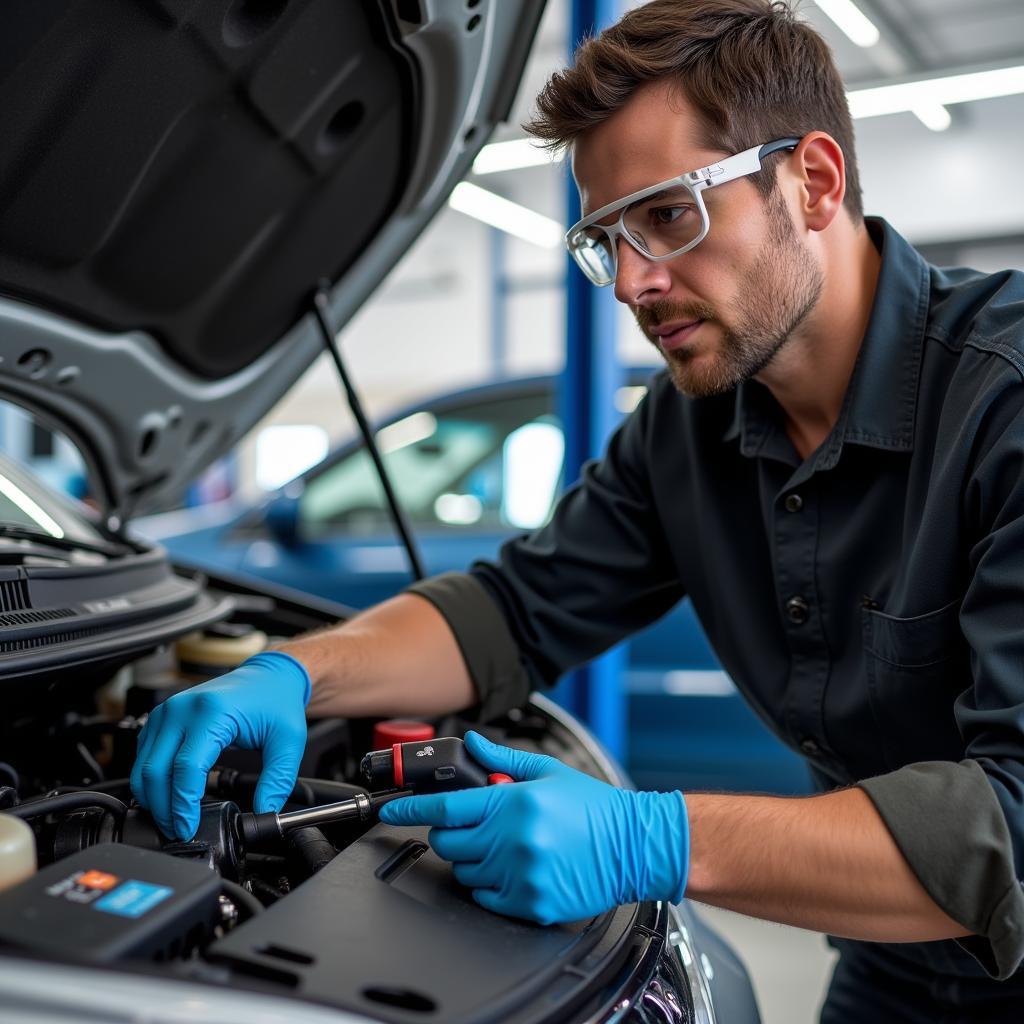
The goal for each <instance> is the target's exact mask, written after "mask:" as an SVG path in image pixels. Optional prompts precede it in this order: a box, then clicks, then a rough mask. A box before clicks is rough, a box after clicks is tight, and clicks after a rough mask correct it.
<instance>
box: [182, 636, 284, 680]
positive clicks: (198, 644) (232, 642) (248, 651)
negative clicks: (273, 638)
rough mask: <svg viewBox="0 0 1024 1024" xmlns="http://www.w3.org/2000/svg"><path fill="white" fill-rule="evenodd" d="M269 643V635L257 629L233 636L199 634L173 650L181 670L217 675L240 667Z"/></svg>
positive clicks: (188, 637)
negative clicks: (193, 670) (196, 670)
mask: <svg viewBox="0 0 1024 1024" xmlns="http://www.w3.org/2000/svg"><path fill="white" fill-rule="evenodd" d="M267 642H268V641H267V634H266V633H263V632H261V631H260V630H258V629H252V630H247V631H245V632H239V633H238V634H237V635H234V636H218V635H216V634H213V633H210V632H199V633H189V634H188V635H187V636H183V637H182V638H181V639H180V640H179V641H178V642H177V643H176V644H175V645H174V650H175V653H176V654H177V656H178V662H179V664H180V665H181V668H182V671H185V672H188V671H190V670H191V669H193V668H195V669H198V670H199V671H200V672H212V673H216V672H218V671H221V672H226V671H228V670H230V669H233V668H237V667H238V666H239V665H241V664H242V662H243V661H245V660H246V658H251V657H252V656H253V655H254V654H260V653H261V652H262V651H265V650H266V648H267Z"/></svg>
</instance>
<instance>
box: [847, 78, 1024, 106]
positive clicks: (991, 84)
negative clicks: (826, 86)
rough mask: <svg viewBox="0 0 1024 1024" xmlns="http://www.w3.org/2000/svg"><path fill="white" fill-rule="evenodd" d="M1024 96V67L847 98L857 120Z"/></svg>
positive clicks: (904, 85) (879, 88) (905, 84)
mask: <svg viewBox="0 0 1024 1024" xmlns="http://www.w3.org/2000/svg"><path fill="white" fill-rule="evenodd" d="M1022 92H1024V66H1016V67H1008V68H996V69H994V70H991V71H974V72H967V73H966V74H962V75H947V76H945V77H944V78H924V79H919V80H918V81H913V82H900V83H899V84H897V85H879V86H876V87H874V88H872V89H855V90H854V91H853V92H849V93H847V94H846V97H847V99H848V100H849V102H850V113H851V115H852V116H853V117H855V118H862V117H881V116H882V115H883V114H897V113H900V112H901V111H904V110H913V111H917V110H918V108H922V109H923V108H926V107H934V106H936V105H942V106H945V105H946V104H949V103H970V102H971V101H973V100H989V99H995V98H996V97H998V96H1013V95H1015V94H1016V93H1022Z"/></svg>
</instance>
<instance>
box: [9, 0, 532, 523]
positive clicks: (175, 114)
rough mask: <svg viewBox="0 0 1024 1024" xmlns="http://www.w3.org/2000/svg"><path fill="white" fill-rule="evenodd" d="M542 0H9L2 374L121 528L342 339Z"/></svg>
mask: <svg viewBox="0 0 1024 1024" xmlns="http://www.w3.org/2000/svg"><path fill="white" fill-rule="evenodd" d="M543 5H544V0H501V2H500V3H498V2H496V0H482V2H478V3H475V4H473V3H467V2H466V0H345V2H340V0H145V2H142V0H104V2H103V3H101V4H97V3H94V2H92V0H8V2H7V3H5V4H4V30H3V32H2V33H0V123H2V124H3V125H4V142H3V148H4V160H3V161H2V162H0V396H2V397H4V398H6V399H10V400H12V401H14V402H16V403H18V404H19V405H22V406H24V407H26V408H28V409H30V410H31V411H32V412H33V413H34V414H35V415H36V416H37V417H38V418H39V419H40V420H41V421H42V422H44V423H47V424H48V425H50V426H52V427H54V428H56V429H59V430H61V431H63V432H64V433H65V434H67V435H68V436H69V437H70V438H71V439H72V440H73V441H74V442H75V443H76V444H77V445H78V447H79V448H80V450H81V452H82V454H83V457H84V458H85V459H86V461H87V462H88V463H89V466H90V470H91V472H92V474H93V476H94V486H95V488H96V490H97V491H98V492H99V493H98V494H97V498H98V500H99V501H100V502H101V503H102V505H103V506H104V508H105V510H106V511H107V513H108V516H109V518H110V520H111V525H112V526H115V527H116V526H117V525H119V523H121V522H123V521H124V520H125V519H126V518H127V517H128V516H130V515H132V514H134V513H135V512H138V511H145V510H146V509H151V508H153V507H156V506H158V505H159V504H161V503H162V502H166V501H168V500H171V499H173V498H174V497H176V496H177V495H179V494H180V493H181V492H182V491H183V489H184V487H185V486H186V485H187V484H188V482H189V481H190V480H191V479H193V478H194V477H195V475H196V474H197V473H198V472H199V471H200V470H201V469H202V468H203V467H204V466H206V465H207V464H208V463H210V462H212V461H213V460H214V459H216V458H218V457H219V456H220V455H222V454H224V453H225V452H226V451H228V450H229V449H230V448H231V446H232V445H233V444H234V443H235V442H236V441H237V440H238V438H239V437H241V436H242V435H243V434H245V433H246V432H247V431H248V430H249V429H250V428H251V427H252V426H253V424H254V423H255V422H256V421H257V420H259V419H260V417H262V416H263V415H264V414H265V413H266V412H267V410H268V409H270V408H271V407H272V406H273V405H274V403H275V402H277V400H278V399H279V398H280V397H281V396H282V395H283V394H284V393H285V392H286V391H287V390H288V388H289V387H291V385H292V384H293V383H294V382H295V380H296V379H297V378H298V377H299V376H300V375H301V374H302V373H303V371H304V370H305V369H306V368H307V367H308V366H309V364H310V363H311V362H312V361H313V359H314V358H315V357H316V356H317V355H318V354H319V353H320V352H321V351H322V342H321V340H320V337H319V336H318V334H317V331H316V329H315V324H314V322H313V318H312V317H311V316H310V315H309V310H310V308H311V302H312V296H313V293H314V291H315V289H316V287H317V285H318V282H320V281H327V282H330V289H329V290H330V320H331V323H332V326H334V327H335V328H336V329H340V328H341V327H342V326H343V325H344V324H345V323H346V322H347V321H348V319H349V318H350V317H351V316H352V314H353V313H354V312H355V310H356V309H358V307H359V306H360V305H361V304H362V302H363V301H365V299H366V298H367V296H368V295H369V294H370V293H371V292H372V291H373V289H374V288H375V287H376V285H377V284H378V283H379V282H380V281H381V280H382V279H383V278H384V276H385V275H386V274H387V273H388V271H389V270H390V269H391V268H392V267H393V266H394V264H395V263H396V262H397V261H398V260H399V259H400V258H401V257H402V255H403V254H404V253H405V252H406V251H407V250H408V248H409V246H410V244H411V243H412V241H413V239H415V238H416V236H417V235H419V233H420V232H421V231H422V230H423V228H424V226H425V225H426V224H427V223H428V221H429V220H430V219H431V217H432V216H433V215H434V214H435V213H436V212H437V210H438V209H439V207H440V206H441V205H442V203H443V202H444V201H445V199H446V197H447V195H448V193H449V192H450V190H451V189H452V188H453V187H454V185H455V184H456V183H457V182H458V181H459V180H460V179H461V178H462V177H463V176H464V174H465V173H466V172H467V170H468V169H469V167H470V165H471V163H472V160H473V157H474V156H475V155H476V153H477V152H478V151H479V149H480V147H481V146H482V145H483V143H484V142H485V141H486V139H487V138H488V136H489V135H490V132H491V129H492V128H493V126H494V125H495V124H496V123H497V122H499V121H501V120H502V119H503V118H504V117H506V116H507V113H508V111H509V109H510V107H511V104H512V101H513V99H514V95H515V91H516V88H517V86H518V83H519V79H520V77H521V73H522V70H523V66H524V63H525V61H526V56H527V52H528V50H529V47H530V44H531V43H532V40H533V36H534V34H535V31H536V28H537V23H538V21H539V19H540V15H541V12H542V9H543Z"/></svg>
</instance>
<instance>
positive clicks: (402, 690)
mask: <svg viewBox="0 0 1024 1024" xmlns="http://www.w3.org/2000/svg"><path fill="white" fill-rule="evenodd" d="M280 650H282V651H284V652H285V653H287V654H290V655H292V656H293V657H295V658H297V659H298V660H299V661H301V662H302V663H303V665H305V666H306V669H307V671H308V672H309V675H310V678H311V680H312V683H313V687H312V693H311V696H310V700H309V705H308V707H307V709H306V713H307V714H308V715H309V716H311V717H323V716H327V715H342V716H345V717H357V716H370V715H374V716H377V715H382V716H383V715H424V716H435V715H442V714H447V713H449V712H452V711H459V710H461V709H463V708H466V707H469V706H470V705H472V704H475V703H476V701H477V694H476V690H475V688H474V686H473V683H472V682H471V680H470V678H469V673H468V672H467V670H466V664H465V662H464V661H463V658H462V653H461V651H460V650H459V646H458V644H457V643H456V641H455V637H454V635H453V634H452V631H451V630H450V629H449V627H448V623H447V622H446V621H445V619H444V617H443V616H442V615H441V613H440V612H439V611H438V610H437V609H436V608H435V607H434V606H433V605H432V604H431V603H430V602H429V601H427V600H425V599H424V598H422V597H417V596H415V595H413V594H400V595H398V597H394V598H391V600H389V601H385V602H383V603H382V604H379V605H376V606H375V607H373V608H371V609H369V610H368V611H365V612H363V613H362V614H360V615H357V616H356V617H355V618H354V619H351V620H350V621H349V622H347V623H344V624H343V625H339V626H337V627H334V628H332V629H328V630H323V631H321V632H318V633H313V634H310V635H309V636H305V637H300V638H299V639H297V640H293V641H291V642H289V643H287V644H283V645H281V647H280Z"/></svg>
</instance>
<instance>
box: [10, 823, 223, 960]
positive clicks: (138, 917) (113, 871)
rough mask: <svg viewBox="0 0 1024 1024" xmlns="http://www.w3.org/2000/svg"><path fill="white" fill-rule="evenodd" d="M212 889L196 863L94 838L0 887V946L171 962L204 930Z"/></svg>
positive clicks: (213, 880)
mask: <svg viewBox="0 0 1024 1024" xmlns="http://www.w3.org/2000/svg"><path fill="white" fill-rule="evenodd" d="M220 888H221V886H220V878H219V876H218V875H216V874H214V873H213V872H212V871H211V870H210V869H209V868H208V867H206V866H205V865H204V864H200V863H196V862H195V861H188V860H181V859H179V858H177V857H171V856H170V855H168V854H164V853H157V852H154V851H152V850H141V849H138V848H137V847H134V846H124V845H121V844H119V843H101V844H98V845H96V846H91V847H89V848H88V849H86V850H81V851H79V852H78V853H74V854H72V855H71V856H70V857H65V858H63V859H62V860H59V861H57V863H55V864H51V865H49V866H48V867H45V868H43V869H42V870H41V871H39V872H38V873H36V874H35V875H33V876H32V877H31V878H28V879H26V880H25V881H23V882H20V883H19V884H18V885H16V886H13V887H12V888H10V889H7V890H5V891H4V892H0V947H3V946H7V947H11V948H15V949H22V950H30V951H33V952H37V953H48V954H51V955H54V956H58V957H61V958H66V959H71V960H77V961H86V962H88V963H106V964H109V963H114V962H116V961H119V960H128V959H136V960H139V959H141V960H165V959H172V958H174V957H176V956H178V955H179V954H181V953H183V952H186V951H188V950H189V949H191V948H193V947H194V946H196V945H198V944H199V943H200V942H201V941H203V940H204V939H205V938H206V937H207V936H208V935H210V934H211V931H212V928H213V926H214V925H215V924H216V923H217V921H218V919H219V911H220V906H219V902H218V895H219V894H220Z"/></svg>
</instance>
